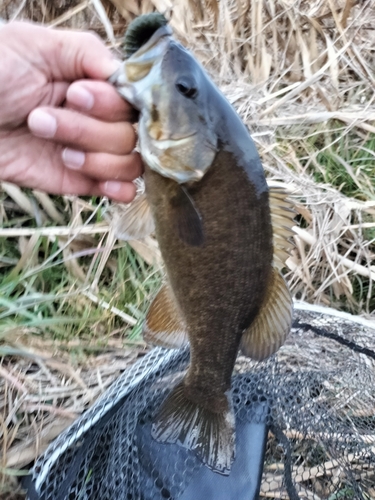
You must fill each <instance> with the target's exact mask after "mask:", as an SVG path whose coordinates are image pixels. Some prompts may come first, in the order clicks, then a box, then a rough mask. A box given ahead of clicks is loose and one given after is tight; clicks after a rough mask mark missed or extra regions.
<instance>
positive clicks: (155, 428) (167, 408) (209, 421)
mask: <svg viewBox="0 0 375 500" xmlns="http://www.w3.org/2000/svg"><path fill="white" fill-rule="evenodd" d="M221 399H222V401H220V402H221V403H223V401H224V399H225V401H224V403H225V404H224V405H223V404H221V406H223V408H222V410H221V411H214V409H213V407H211V406H210V405H209V404H207V405H206V407H203V406H201V405H199V404H197V403H196V402H194V401H192V399H191V398H188V397H187V395H186V391H185V387H184V383H183V382H181V383H180V384H179V385H177V387H175V388H174V389H173V390H172V392H171V393H170V394H169V396H168V397H167V399H166V400H165V401H164V403H163V404H162V406H161V408H160V410H159V413H158V415H157V416H156V420H155V421H154V422H153V425H152V431H151V435H152V437H153V438H154V439H156V440H157V441H160V442H162V443H178V444H180V445H181V446H183V447H184V448H187V449H189V450H192V451H194V452H195V453H196V454H197V455H198V456H199V458H200V459H201V460H202V462H203V463H204V464H206V465H207V467H209V468H210V469H211V470H213V471H214V472H218V473H219V474H223V475H228V474H229V472H230V469H231V466H232V463H233V460H234V457H235V417H234V413H233V408H232V403H231V399H230V395H229V394H227V393H225V394H223V398H221ZM212 406H214V405H212Z"/></svg>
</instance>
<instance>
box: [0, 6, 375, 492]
mask: <svg viewBox="0 0 375 500" xmlns="http://www.w3.org/2000/svg"><path fill="white" fill-rule="evenodd" d="M155 9H156V10H159V11H160V12H163V13H165V14H166V16H167V17H169V18H170V19H171V25H172V27H173V28H174V30H175V33H176V36H177V37H178V38H179V39H180V40H181V41H182V42H183V43H184V44H185V45H187V46H188V47H189V48H190V49H191V50H192V51H193V52H194V54H195V55H196V56H197V58H198V59H199V60H200V61H201V62H202V63H203V64H204V66H205V67H206V68H207V70H208V71H209V72H210V74H211V75H212V78H213V79H214V81H215V82H216V83H217V84H218V86H219V87H220V88H221V89H222V91H223V92H224V93H225V95H226V96H227V98H228V99H229V101H230V102H231V103H232V104H233V105H234V106H235V108H236V109H237V111H238V112H239V113H240V115H241V116H242V118H243V120H244V122H245V123H246V124H247V125H248V127H249V129H250V131H251V133H252V136H253V138H254V140H255V141H256V144H257V147H258V150H259V152H260V154H261V157H262V160H263V165H264V168H265V170H266V172H267V175H268V177H269V178H271V179H273V180H276V181H278V182H280V183H282V184H283V185H284V186H286V187H287V188H288V189H289V190H290V192H291V196H292V197H293V198H294V199H295V202H296V210H297V215H296V221H297V222H298V223H299V227H296V235H295V236H294V242H295V249H294V250H293V251H292V253H291V256H290V258H289V259H288V261H287V267H286V269H285V277H286V279H287V280H288V282H289V284H290V287H291V290H292V292H293V294H294V295H295V297H296V298H297V299H301V300H305V301H308V302H312V303H320V304H323V305H328V306H331V307H335V308H338V309H341V310H346V311H349V312H352V313H355V314H361V315H365V316H367V317H368V318H369V319H372V320H373V321H375V291H374V280H375V265H374V255H375V6H374V1H373V0H312V1H306V0H221V1H219V2H217V1H215V0H196V1H192V0H175V1H173V0H143V1H140V0H81V1H78V0H41V1H40V0H1V2H0V17H2V18H3V19H5V20H13V19H25V20H32V21H35V22H41V23H43V24H46V25H48V26H50V27H57V28H66V27H68V28H73V29H90V30H94V31H96V32H97V33H98V34H99V35H100V36H101V37H103V39H105V40H106V42H107V43H108V45H109V46H110V47H111V48H112V49H113V50H114V51H117V52H118V53H119V54H120V53H121V44H122V37H123V33H124V30H125V28H126V26H127V24H128V23H129V22H130V21H131V20H132V19H133V18H134V17H135V16H137V15H139V14H141V13H145V12H150V11H152V10H155ZM228 133H229V131H228ZM120 210H121V207H120V208H117V209H115V215H113V213H114V212H113V209H109V208H108V202H107V201H106V200H101V199H98V198H91V199H88V198H85V199H82V198H72V197H52V196H48V195H46V194H45V193H41V192H37V191H28V190H20V189H19V188H17V187H15V186H12V185H10V184H6V183H3V184H2V185H1V187H0V342H1V343H0V356H1V364H0V442H1V444H2V446H1V469H0V473H1V474H0V475H1V482H0V498H11V497H10V496H5V495H8V493H7V492H13V493H14V494H15V491H16V485H17V480H18V477H19V476H20V475H22V474H23V472H22V470H21V469H22V468H23V467H26V466H27V465H28V464H30V463H31V462H32V460H33V459H34V458H35V457H36V456H37V455H38V454H40V453H41V452H42V451H43V450H44V449H45V447H46V446H47V444H48V443H49V442H50V441H51V440H52V439H53V438H54V437H56V435H57V434H58V433H60V432H61V431H62V430H63V429H64V428H65V427H67V426H68V425H69V424H70V423H71V422H72V421H73V420H74V419H75V418H76V417H77V416H78V415H79V414H80V413H81V412H82V411H84V410H85V409H86V408H87V407H88V406H89V405H91V404H92V403H93V401H95V399H96V398H97V397H98V396H99V395H100V394H101V393H102V392H103V391H104V390H105V389H106V387H108V386H109V385H110V384H111V383H112V382H113V381H114V380H115V379H116V378H117V376H118V375H119V373H120V372H121V371H122V370H124V369H125V368H126V367H127V366H128V365H129V363H131V362H133V361H134V360H135V359H136V358H137V357H138V356H141V355H142V354H143V353H144V352H145V345H144V343H143V341H142V339H141V337H140V327H141V323H142V319H143V317H144V314H145V311H146V310H147V306H148V303H149V300H150V298H151V297H152V296H153V294H154V293H155V291H156V290H157V288H158V286H159V283H160V279H161V276H162V264H161V261H160V254H159V252H158V248H157V244H156V241H155V240H154V239H153V238H148V239H147V240H145V241H143V242H130V243H129V244H128V243H124V242H121V241H119V240H117V239H116V236H115V234H114V231H113V217H116V216H118V214H119V213H121V212H120ZM1 495H4V496H3V497H1ZM14 498H16V497H14ZM19 498H23V497H22V495H21V494H20V497H19Z"/></svg>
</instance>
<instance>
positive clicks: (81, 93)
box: [66, 80, 135, 122]
mask: <svg viewBox="0 0 375 500" xmlns="http://www.w3.org/2000/svg"><path fill="white" fill-rule="evenodd" d="M66 103H67V106H68V107H69V108H72V109H75V110H77V111H81V112H84V113H85V114H88V115H90V116H92V117H94V118H99V119H100V120H103V121H106V122H117V121H134V118H135V110H134V108H133V107H132V106H131V104H129V103H128V102H127V101H125V100H124V99H123V98H122V97H121V96H120V95H119V94H118V92H117V90H116V89H115V88H114V87H113V86H112V85H111V84H109V83H107V82H103V81H98V80H79V81H77V82H74V83H72V84H71V85H70V87H69V88H68V90H67V93H66Z"/></svg>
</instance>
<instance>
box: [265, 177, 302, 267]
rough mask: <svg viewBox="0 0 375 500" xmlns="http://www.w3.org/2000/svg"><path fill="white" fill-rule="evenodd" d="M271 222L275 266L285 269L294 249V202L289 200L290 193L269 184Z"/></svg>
mask: <svg viewBox="0 0 375 500" xmlns="http://www.w3.org/2000/svg"><path fill="white" fill-rule="evenodd" d="M268 187H269V200H270V210H271V220H272V229H273V265H274V267H275V268H276V269H279V270H280V269H282V268H283V267H285V262H286V260H287V259H288V257H289V254H290V250H291V249H292V248H293V243H292V242H291V236H293V234H294V231H293V229H292V228H293V226H295V225H296V223H295V222H294V217H295V216H296V212H295V210H294V205H293V202H292V201H291V200H290V199H289V198H288V192H287V191H286V190H285V189H284V188H282V187H279V186H276V185H273V184H272V182H268Z"/></svg>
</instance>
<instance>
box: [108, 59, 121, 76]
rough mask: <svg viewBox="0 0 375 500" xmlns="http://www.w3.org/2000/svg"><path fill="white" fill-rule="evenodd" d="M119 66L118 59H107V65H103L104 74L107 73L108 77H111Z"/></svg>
mask: <svg viewBox="0 0 375 500" xmlns="http://www.w3.org/2000/svg"><path fill="white" fill-rule="evenodd" d="M121 65H122V62H121V61H119V60H118V59H109V60H108V62H107V64H106V65H105V71H106V73H108V75H109V76H111V75H112V74H113V73H115V72H116V71H117V70H118V69H119V67H120V66H121Z"/></svg>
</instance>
